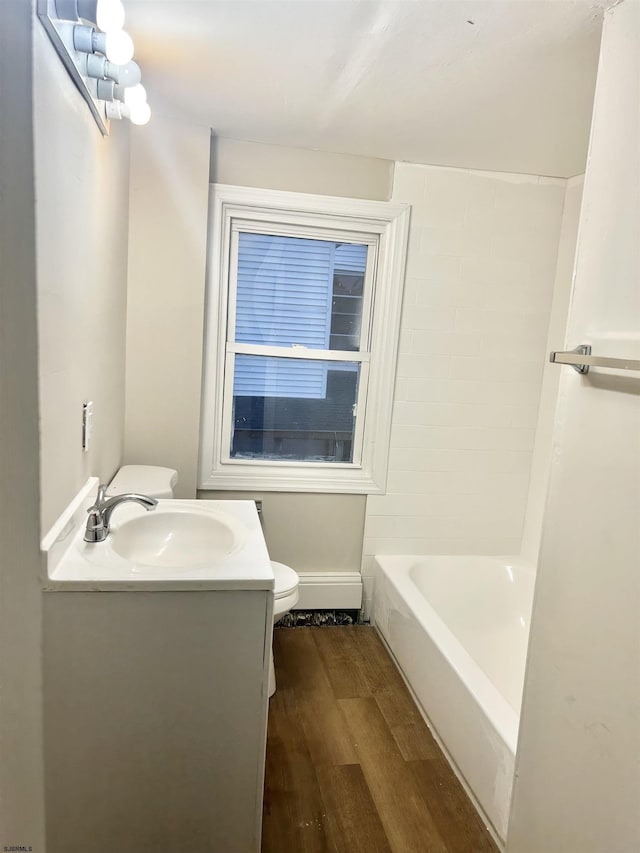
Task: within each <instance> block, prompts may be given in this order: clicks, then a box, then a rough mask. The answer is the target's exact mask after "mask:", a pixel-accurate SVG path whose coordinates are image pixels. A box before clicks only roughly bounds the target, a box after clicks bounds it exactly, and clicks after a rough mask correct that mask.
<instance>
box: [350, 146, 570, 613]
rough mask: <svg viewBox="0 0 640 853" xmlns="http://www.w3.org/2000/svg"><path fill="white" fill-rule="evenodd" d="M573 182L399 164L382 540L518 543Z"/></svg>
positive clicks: (369, 534) (371, 529)
mask: <svg viewBox="0 0 640 853" xmlns="http://www.w3.org/2000/svg"><path fill="white" fill-rule="evenodd" d="M565 185H566V182H565V181H564V180H560V179H558V180H554V179H540V178H537V177H535V176H527V175H507V174H498V173H495V174H494V173H489V172H471V171H466V170H462V169H447V168H438V167H430V166H418V165H412V164H402V163H399V164H397V165H396V172H395V181H394V191H393V200H394V201H397V202H407V203H410V204H411V205H412V212H411V228H410V238H409V256H408V262H407V279H406V287H405V297H404V309H403V316H402V328H401V338H400V353H399V359H398V369H397V380H396V389H395V396H394V410H393V424H392V433H391V452H390V459H389V476H388V483H387V492H386V494H384V495H371V496H370V497H369V498H368V499H367V516H366V523H365V542H364V558H363V564H362V571H363V577H365V578H366V579H367V581H366V582H367V586H366V594H365V598H366V600H367V604H368V603H369V602H370V600H371V597H372V596H373V595H374V588H373V585H374V583H375V563H374V560H373V555H375V554H465V553H467V554H512V553H514V552H516V553H517V552H519V550H520V540H521V536H522V528H523V522H524V516H525V510H526V504H527V490H528V484H529V478H530V472H531V459H532V452H533V447H534V441H535V429H536V419H537V413H538V404H539V397H540V388H541V381H542V373H543V368H544V364H545V360H546V351H545V347H546V335H547V327H548V324H549V315H550V310H551V302H552V296H553V284H554V276H555V268H556V256H557V251H558V241H559V235H560V224H561V217H562V207H563V201H564V193H565Z"/></svg>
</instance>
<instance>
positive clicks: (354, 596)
mask: <svg viewBox="0 0 640 853" xmlns="http://www.w3.org/2000/svg"><path fill="white" fill-rule="evenodd" d="M298 577H299V578H300V584H299V586H298V592H299V598H298V603H297V604H296V606H295V608H294V610H360V607H361V605H362V575H361V574H360V572H298Z"/></svg>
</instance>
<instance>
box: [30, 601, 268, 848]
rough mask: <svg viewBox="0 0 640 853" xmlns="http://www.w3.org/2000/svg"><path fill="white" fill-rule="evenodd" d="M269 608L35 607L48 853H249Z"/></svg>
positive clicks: (263, 715) (259, 765) (232, 604)
mask: <svg viewBox="0 0 640 853" xmlns="http://www.w3.org/2000/svg"><path fill="white" fill-rule="evenodd" d="M271 597H272V596H271V593H270V592H267V591H245V590H242V591H206V590H204V591H198V592H191V591H185V592H183V591H180V592H140V591H137V592H135V593H131V592H68V593H66V592H55V593H50V594H47V595H45V602H44V641H45V646H44V695H45V708H44V718H45V732H44V735H45V787H46V807H47V851H48V853H115V851H117V853H147V851H148V853H164V851H167V853H169V851H171V852H172V853H174V851H180V853H189V851H194V853H253V851H255V852H256V853H257V851H259V849H260V827H261V819H262V789H263V781H264V756H265V745H266V721H267V703H268V699H267V673H268V662H269V651H270V644H271V621H272V615H271Z"/></svg>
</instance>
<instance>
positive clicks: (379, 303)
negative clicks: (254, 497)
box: [198, 184, 410, 494]
mask: <svg viewBox="0 0 640 853" xmlns="http://www.w3.org/2000/svg"><path fill="white" fill-rule="evenodd" d="M409 215H410V208H409V206H408V205H400V204H391V203H389V202H379V201H365V200H362V199H344V198H336V197H333V196H318V195H307V194H304V193H288V192H279V191H276V190H257V189H253V188H250V187H233V186H228V185H224V184H212V185H211V192H210V199H209V250H208V270H207V308H206V323H205V326H206V332H205V363H204V371H203V393H202V419H201V438H200V462H199V483H198V487H199V488H200V489H262V490H264V489H267V490H271V491H294V492H296V491H297V492H302V491H304V492H343V493H344V492H347V493H354V494H372V493H379V492H383V491H384V489H385V487H386V476H387V455H388V445H389V434H390V429H391V407H392V401H393V386H394V381H395V365H396V355H397V348H398V336H399V329H400V313H401V306H402V289H403V282H404V270H405V259H406V246H407V234H408V227H409ZM238 221H240V222H246V223H247V226H250V225H253V224H257V223H260V224H261V225H262V226H263V227H265V228H267V226H268V224H271V225H272V226H274V225H275V226H276V227H277V228H278V229H279V230H280V231H281V230H282V229H283V228H285V229H286V228H289V229H291V230H295V229H300V232H301V233H303V232H304V233H306V235H307V236H309V237H311V236H313V235H312V234H311V233H310V229H315V230H316V233H317V232H318V231H323V232H324V233H325V234H327V233H328V234H332V235H337V237H338V238H341V239H345V237H346V236H347V235H353V234H355V235H358V239H359V241H360V242H363V243H367V244H371V245H374V244H376V243H377V247H378V250H377V252H373V253H370V255H369V258H368V262H367V271H366V277H367V280H368V283H369V285H370V286H369V288H368V289H369V291H370V292H371V291H372V290H373V287H372V285H373V284H374V282H375V291H376V292H375V294H374V297H373V298H374V300H375V308H374V310H373V312H372V313H373V316H372V318H371V319H368V318H367V317H366V315H365V314H363V323H367V326H368V328H367V327H364V328H363V329H362V331H361V343H360V346H361V348H362V349H361V351H360V352H356V353H349V354H348V355H347V353H338V352H337V351H336V352H335V354H333V352H332V351H321V350H304V349H303V348H297V347H296V348H295V351H290V350H288V349H287V348H280V347H274V348H273V349H274V350H277V353H276V352H274V354H277V355H279V356H285V357H297V358H305V357H307V356H310V357H311V358H316V359H319V358H325V359H326V358H329V360H334V359H336V360H340V361H355V362H361V363H362V365H363V366H362V368H361V372H360V382H359V386H358V397H357V404H358V409H357V411H358V412H359V416H358V417H357V418H356V433H355V436H354V439H355V441H356V442H358V445H357V446H355V445H354V454H353V463H340V464H338V463H320V462H318V463H316V462H309V461H304V462H300V463H291V462H290V463H286V464H285V463H280V462H277V461H275V462H270V461H269V460H236V459H229V458H228V452H229V441H230V430H231V422H230V416H229V413H230V411H231V400H230V398H229V394H230V393H231V392H230V390H229V388H230V382H229V381H228V380H229V378H230V375H229V372H230V371H231V372H232V371H233V366H232V365H231V364H230V363H229V360H228V356H229V354H230V353H231V352H232V351H235V352H238V351H240V350H242V351H245V350H246V349H248V348H250V345H245V344H242V345H241V344H238V343H231V344H230V345H229V346H227V345H226V337H227V336H226V332H227V316H228V313H229V311H230V310H231V309H232V305H231V303H230V300H231V298H232V297H230V295H229V280H230V279H229V274H230V269H231V268H232V266H233V259H232V258H230V251H232V250H230V248H229V247H230V246H231V245H232V242H231V239H230V238H231V235H232V233H233V232H234V229H236V227H237V223H238ZM267 230H268V228H267ZM369 259H370V260H372V261H373V264H371V263H370V260H369ZM373 265H375V279H374V281H372V280H371V277H372V276H373V275H374V269H373ZM366 298H367V299H369V298H370V297H369V296H367V297H366ZM365 307H366V308H367V309H369V305H367V306H364V305H363V309H364V308H365ZM366 313H369V312H368V311H367V312H366ZM230 322H231V323H232V322H233V320H232V319H231V320H230ZM369 348H370V350H371V352H370V354H369V352H368V351H367V350H368V349H369ZM261 353H265V349H264V348H261ZM330 353H331V354H330ZM367 360H369V369H368V370H367V369H366V368H365V362H366V361H367ZM225 371H226V378H227V382H226V383H225V381H224V374H225ZM225 386H226V388H225ZM360 448H361V450H360Z"/></svg>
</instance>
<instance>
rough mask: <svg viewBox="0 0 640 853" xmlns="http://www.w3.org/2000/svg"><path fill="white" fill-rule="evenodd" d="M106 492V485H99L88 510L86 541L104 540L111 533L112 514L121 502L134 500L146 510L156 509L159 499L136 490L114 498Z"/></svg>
mask: <svg viewBox="0 0 640 853" xmlns="http://www.w3.org/2000/svg"><path fill="white" fill-rule="evenodd" d="M106 493H107V487H106V486H98V494H97V496H96V502H95V504H94V505H93V506H91V507H89V509H88V510H87V512H88V513H89V518H88V519H87V526H86V529H85V531H84V541H85V542H104V540H105V539H106V538H107V536H108V535H109V525H110V523H111V515H112V514H113V511H114V509H115V508H116V507H117V506H120V504H122V503H125V502H127V501H134V502H135V503H139V504H140V505H141V506H143V507H144V508H145V509H146V510H151V509H155V508H156V506H157V505H158V501H157V500H156V499H155V498H149V497H147V496H146V495H137V494H135V492H128V493H127V494H124V495H114V497H112V498H107V497H106Z"/></svg>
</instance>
